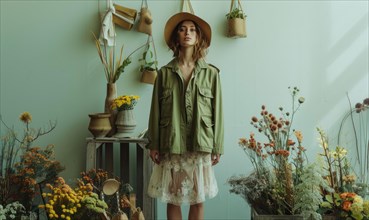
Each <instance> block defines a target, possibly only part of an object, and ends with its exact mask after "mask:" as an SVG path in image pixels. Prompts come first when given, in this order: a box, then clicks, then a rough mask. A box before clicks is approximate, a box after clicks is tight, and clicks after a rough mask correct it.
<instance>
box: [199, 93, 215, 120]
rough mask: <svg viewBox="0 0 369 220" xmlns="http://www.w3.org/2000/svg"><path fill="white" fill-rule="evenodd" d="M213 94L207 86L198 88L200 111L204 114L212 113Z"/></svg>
mask: <svg viewBox="0 0 369 220" xmlns="http://www.w3.org/2000/svg"><path fill="white" fill-rule="evenodd" d="M213 100H214V96H213V93H212V92H211V90H210V89H208V88H200V87H199V88H198V101H199V104H200V105H199V108H200V110H201V112H202V113H203V114H205V115H212V109H213Z"/></svg>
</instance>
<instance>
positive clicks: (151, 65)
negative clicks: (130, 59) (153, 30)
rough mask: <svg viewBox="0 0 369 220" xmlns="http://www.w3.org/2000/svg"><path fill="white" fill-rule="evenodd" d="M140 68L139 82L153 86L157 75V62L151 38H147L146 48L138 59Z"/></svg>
mask: <svg viewBox="0 0 369 220" xmlns="http://www.w3.org/2000/svg"><path fill="white" fill-rule="evenodd" d="M139 61H140V63H141V66H140V72H141V73H142V75H141V82H143V83H149V84H154V82H155V79H156V75H157V68H158V67H157V65H158V61H157V59H156V51H155V45H154V40H153V39H152V36H148V39H147V46H146V48H145V51H144V52H143V53H142V57H141V58H140V59H139Z"/></svg>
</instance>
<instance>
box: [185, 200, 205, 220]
mask: <svg viewBox="0 0 369 220" xmlns="http://www.w3.org/2000/svg"><path fill="white" fill-rule="evenodd" d="M202 219H204V206H203V204H202V203H197V204H194V205H191V206H190V212H189V213H188V220H202Z"/></svg>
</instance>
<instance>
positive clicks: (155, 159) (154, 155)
mask: <svg viewBox="0 0 369 220" xmlns="http://www.w3.org/2000/svg"><path fill="white" fill-rule="evenodd" d="M150 158H151V160H152V162H154V163H155V164H159V163H160V158H159V151H158V150H150Z"/></svg>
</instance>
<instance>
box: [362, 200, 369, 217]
mask: <svg viewBox="0 0 369 220" xmlns="http://www.w3.org/2000/svg"><path fill="white" fill-rule="evenodd" d="M363 212H364V213H365V215H369V200H365V201H364V202H363Z"/></svg>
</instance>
